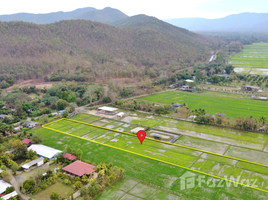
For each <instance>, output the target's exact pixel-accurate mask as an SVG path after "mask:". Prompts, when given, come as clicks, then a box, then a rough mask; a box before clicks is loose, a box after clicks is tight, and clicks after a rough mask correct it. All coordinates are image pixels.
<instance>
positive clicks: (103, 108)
mask: <svg viewBox="0 0 268 200" xmlns="http://www.w3.org/2000/svg"><path fill="white" fill-rule="evenodd" d="M98 110H100V111H101V110H102V111H107V112H114V111H116V110H118V109H117V108H112V107H107V106H103V107H99V108H98Z"/></svg>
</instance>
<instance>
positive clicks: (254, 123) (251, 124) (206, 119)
mask: <svg viewBox="0 0 268 200" xmlns="http://www.w3.org/2000/svg"><path fill="white" fill-rule="evenodd" d="M199 110H202V109H199ZM204 113H205V111H204V112H201V113H200V114H199V115H197V117H196V118H195V121H197V122H198V123H206V124H216V125H222V126H229V127H234V128H239V129H243V130H246V131H256V130H263V131H264V130H268V125H265V123H266V118H265V117H263V116H262V117H260V118H259V119H254V118H253V117H236V118H235V119H229V118H226V117H223V116H215V117H212V116H204ZM196 114H197V113H196ZM260 127H264V128H262V129H260Z"/></svg>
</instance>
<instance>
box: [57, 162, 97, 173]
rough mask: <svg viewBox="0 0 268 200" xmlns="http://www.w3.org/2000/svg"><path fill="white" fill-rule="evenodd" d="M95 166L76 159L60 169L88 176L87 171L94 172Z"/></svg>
mask: <svg viewBox="0 0 268 200" xmlns="http://www.w3.org/2000/svg"><path fill="white" fill-rule="evenodd" d="M95 167H96V166H94V165H90V164H87V163H85V162H82V161H80V160H77V161H75V162H73V163H71V164H70V165H67V166H66V167H64V168H62V170H63V171H65V172H66V173H67V174H70V175H73V176H79V177H82V176H83V175H87V176H88V175H89V173H94V172H96V171H95V170H94V169H95Z"/></svg>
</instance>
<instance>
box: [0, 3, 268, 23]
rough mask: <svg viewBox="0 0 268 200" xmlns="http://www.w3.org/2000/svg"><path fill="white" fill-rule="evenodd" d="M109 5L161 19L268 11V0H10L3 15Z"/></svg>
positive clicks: (128, 12)
mask: <svg viewBox="0 0 268 200" xmlns="http://www.w3.org/2000/svg"><path fill="white" fill-rule="evenodd" d="M2 1H3V0H2ZM108 6H109V7H112V8H116V9H119V10H121V11H122V12H124V13H125V14H127V15H129V16H132V15H137V14H146V15H150V16H154V17H157V18H159V19H170V18H181V17H204V18H210V19H212V18H220V17H224V16H227V15H230V14H235V13H241V12H257V13H264V12H268V0H164V1H159V0H158V1H157V0H135V1H124V0H95V1H90V0H87V1H86V0H72V1H70V0H46V1H40V0H7V1H3V2H2V3H1V6H0V15H3V14H13V13H19V12H26V13H49V12H57V11H65V12H66V11H72V10H75V9H77V8H83V7H94V8H97V9H103V8H105V7H108Z"/></svg>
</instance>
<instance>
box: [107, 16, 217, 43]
mask: <svg viewBox="0 0 268 200" xmlns="http://www.w3.org/2000/svg"><path fill="white" fill-rule="evenodd" d="M111 25H113V26H116V27H127V28H150V29H153V30H155V31H158V32H160V33H163V34H165V35H167V36H168V37H170V38H172V39H174V41H177V42H179V43H182V44H185V45H187V46H189V45H192V44H193V46H195V45H198V44H197V42H200V43H211V42H212V41H211V39H210V38H208V37H205V36H203V35H200V34H196V33H194V32H191V31H188V30H186V29H184V28H180V27H176V26H173V25H170V24H169V23H166V22H164V21H162V20H159V19H157V18H155V17H150V16H147V15H136V16H132V17H128V18H123V19H121V20H118V21H115V22H113V23H112V24H111ZM195 47H196V46H195Z"/></svg>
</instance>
